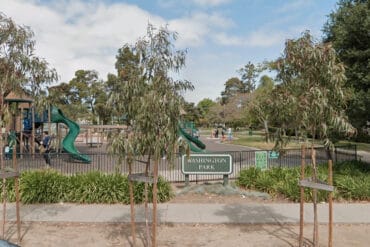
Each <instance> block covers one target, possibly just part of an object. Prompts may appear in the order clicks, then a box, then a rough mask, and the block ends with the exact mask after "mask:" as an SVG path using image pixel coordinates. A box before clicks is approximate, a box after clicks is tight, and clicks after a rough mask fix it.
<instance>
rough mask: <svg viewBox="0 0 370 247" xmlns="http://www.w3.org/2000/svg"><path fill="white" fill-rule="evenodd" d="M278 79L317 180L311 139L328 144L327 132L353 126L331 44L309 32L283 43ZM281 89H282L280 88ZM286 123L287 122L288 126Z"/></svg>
mask: <svg viewBox="0 0 370 247" xmlns="http://www.w3.org/2000/svg"><path fill="white" fill-rule="evenodd" d="M275 66H276V70H277V78H278V79H280V80H281V82H282V84H281V89H280V90H281V93H283V94H282V95H281V97H280V98H281V99H284V100H286V99H287V98H289V102H295V106H294V108H293V109H286V110H287V111H289V112H290V114H288V115H286V116H291V117H290V118H289V117H288V118H286V119H285V120H286V121H292V122H294V123H296V124H297V125H298V127H299V128H300V129H301V131H300V133H306V134H308V135H309V136H311V137H312V144H311V150H312V166H313V167H312V168H313V180H314V181H316V180H317V167H316V157H315V151H314V140H315V139H316V138H318V139H320V140H323V141H324V144H325V145H327V146H329V144H330V143H331V142H330V138H329V137H330V136H329V132H330V131H331V130H335V131H338V132H341V133H342V134H353V133H354V131H355V130H354V128H353V127H352V126H351V124H350V123H349V122H348V119H347V117H346V115H345V113H344V111H345V108H346V102H347V100H348V97H347V94H346V91H345V90H344V83H345V79H346V77H345V75H344V73H345V69H344V66H343V64H342V63H340V62H339V61H338V58H337V56H336V52H335V50H334V49H333V48H332V47H331V44H330V43H326V44H323V43H316V42H314V40H313V38H312V36H311V35H310V33H309V32H305V33H304V34H303V35H302V37H300V38H298V39H296V40H288V41H287V42H286V46H285V50H284V54H283V56H282V57H281V58H279V59H278V60H277V61H276V63H275ZM282 89H283V90H282ZM287 126H289V125H287ZM313 203H314V244H315V246H317V244H318V234H317V233H318V223H317V190H316V189H314V190H313Z"/></svg>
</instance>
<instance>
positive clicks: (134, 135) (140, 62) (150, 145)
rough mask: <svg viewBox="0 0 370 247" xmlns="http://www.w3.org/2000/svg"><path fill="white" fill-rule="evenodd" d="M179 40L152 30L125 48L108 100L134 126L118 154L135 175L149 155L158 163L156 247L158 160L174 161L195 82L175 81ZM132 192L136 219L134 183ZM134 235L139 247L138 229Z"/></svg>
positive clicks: (115, 144) (181, 61)
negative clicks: (185, 95)
mask: <svg viewBox="0 0 370 247" xmlns="http://www.w3.org/2000/svg"><path fill="white" fill-rule="evenodd" d="M175 40H176V34H175V33H172V32H170V31H169V30H168V29H167V28H160V29H158V30H157V29H156V28H154V27H153V26H152V25H148V29H147V35H146V36H145V37H143V38H141V39H139V40H138V41H137V42H136V44H135V45H134V46H129V45H125V46H124V47H123V48H121V49H120V50H119V54H118V56H117V63H116V68H117V70H118V78H119V79H118V80H117V84H116V85H115V86H114V87H115V90H114V91H112V94H111V95H110V100H109V103H110V104H112V105H113V106H115V108H116V109H115V110H116V111H117V112H118V113H120V114H122V115H123V114H124V115H125V116H126V118H127V124H128V127H129V132H125V133H120V134H119V135H117V136H116V137H115V138H114V139H113V141H112V150H113V152H114V153H116V154H118V155H120V156H121V158H123V159H126V160H127V163H128V165H129V172H130V173H131V172H132V163H133V160H134V159H137V158H139V157H142V156H145V155H146V156H147V157H148V161H149V159H150V158H152V159H153V160H154V166H153V168H152V172H153V222H152V237H151V239H152V246H156V225H157V179H158V165H159V161H160V159H161V158H162V157H163V155H164V154H166V156H167V158H168V160H171V159H172V155H173V152H174V151H175V147H176V144H177V138H178V137H177V129H178V121H179V119H180V106H181V104H182V96H181V92H182V91H183V90H188V89H193V86H192V84H191V83H190V82H187V81H176V80H174V79H172V78H171V74H172V73H177V72H179V70H180V69H181V68H183V67H184V66H185V56H186V52H185V51H178V50H175V49H174V46H173V42H174V41H175ZM130 184H131V183H130ZM130 192H131V193H130V196H131V205H132V206H131V215H132V214H133V213H134V210H133V198H132V194H133V193H132V184H131V185H130ZM133 220H134V219H133V218H131V221H132V223H133ZM133 225H134V224H133ZM132 234H133V242H134V245H135V244H136V240H135V227H133V230H132Z"/></svg>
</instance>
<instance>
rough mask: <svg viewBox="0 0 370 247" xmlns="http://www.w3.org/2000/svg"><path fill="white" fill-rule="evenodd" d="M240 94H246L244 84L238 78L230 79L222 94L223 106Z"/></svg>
mask: <svg viewBox="0 0 370 247" xmlns="http://www.w3.org/2000/svg"><path fill="white" fill-rule="evenodd" d="M240 93H245V90H244V84H243V82H242V81H241V80H240V79H239V78H237V77H232V78H230V79H228V80H227V81H226V82H225V90H224V91H222V92H221V104H227V102H228V101H229V100H230V99H231V98H232V97H233V96H235V95H236V94H240Z"/></svg>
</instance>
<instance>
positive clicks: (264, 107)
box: [246, 75, 275, 143]
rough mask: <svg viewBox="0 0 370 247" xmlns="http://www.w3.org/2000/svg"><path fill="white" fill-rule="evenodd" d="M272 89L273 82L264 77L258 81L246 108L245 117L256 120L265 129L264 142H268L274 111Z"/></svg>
mask: <svg viewBox="0 0 370 247" xmlns="http://www.w3.org/2000/svg"><path fill="white" fill-rule="evenodd" d="M273 89H274V82H273V80H272V79H271V78H270V77H269V76H267V75H264V76H262V77H261V79H260V84H259V86H258V88H257V89H256V90H255V91H254V92H253V93H251V96H250V99H249V101H248V104H247V106H246V111H247V115H248V116H249V117H251V118H254V119H256V120H257V121H258V122H259V123H260V124H262V125H263V127H264V129H265V138H266V142H267V143H268V142H270V133H269V123H270V121H271V118H272V117H271V115H272V114H273V112H274V111H275V109H274V108H272V105H273V100H272V91H273Z"/></svg>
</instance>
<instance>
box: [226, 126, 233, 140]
mask: <svg viewBox="0 0 370 247" xmlns="http://www.w3.org/2000/svg"><path fill="white" fill-rule="evenodd" d="M232 138H233V135H232V131H231V128H228V129H227V139H228V141H231V139H232Z"/></svg>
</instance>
